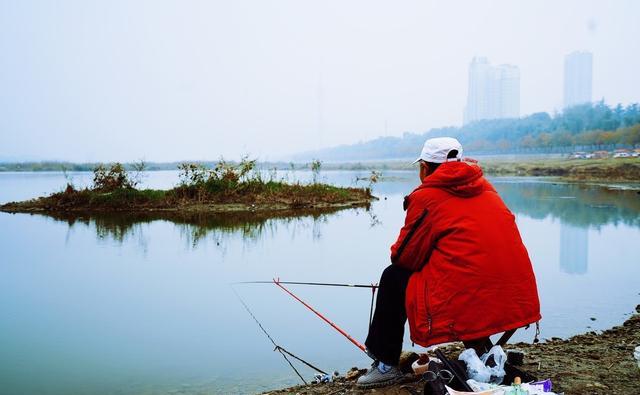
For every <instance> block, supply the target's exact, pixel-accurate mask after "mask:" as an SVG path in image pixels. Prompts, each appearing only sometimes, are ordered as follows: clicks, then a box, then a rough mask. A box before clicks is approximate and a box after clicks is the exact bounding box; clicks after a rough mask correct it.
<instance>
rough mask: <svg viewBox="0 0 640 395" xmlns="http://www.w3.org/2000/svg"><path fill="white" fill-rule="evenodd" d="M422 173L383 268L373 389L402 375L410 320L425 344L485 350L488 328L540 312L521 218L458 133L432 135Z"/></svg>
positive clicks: (371, 347) (515, 323) (500, 328)
mask: <svg viewBox="0 0 640 395" xmlns="http://www.w3.org/2000/svg"><path fill="white" fill-rule="evenodd" d="M414 163H419V165H420V181H421V185H420V186H418V187H417V188H416V189H415V190H414V191H413V192H412V193H411V194H410V195H409V196H407V197H405V200H404V210H405V211H406V212H407V213H406V219H405V223H404V226H403V227H402V229H401V230H400V235H399V236H398V239H397V241H396V242H395V243H394V244H393V245H392V246H391V265H390V266H388V267H387V268H386V269H385V270H384V271H383V273H382V277H381V279H380V285H379V292H378V299H377V302H376V309H375V314H374V316H373V321H372V323H371V326H370V327H369V334H368V336H367V340H366V342H365V345H366V347H367V353H368V354H369V356H371V357H372V358H373V359H374V363H373V365H372V367H371V369H370V370H369V371H368V372H367V373H366V374H365V375H363V376H362V377H360V378H359V379H358V385H359V386H361V387H365V388H370V387H379V386H384V385H388V384H393V383H395V382H398V381H399V380H400V379H401V378H402V377H403V375H402V373H401V372H400V370H399V368H398V362H399V358H400V353H401V351H402V342H403V337H404V327H405V322H406V321H407V318H408V320H409V328H410V332H411V340H412V341H413V342H414V343H416V344H419V345H421V346H424V347H428V346H431V345H434V344H440V343H446V342H452V341H463V342H464V344H465V347H467V348H474V349H476V351H477V352H478V353H479V355H481V354H482V353H484V352H486V351H488V349H489V348H490V347H491V341H490V339H489V336H490V335H493V334H496V333H500V332H505V331H510V330H515V329H517V328H520V327H523V326H526V325H528V324H531V323H534V322H537V321H539V320H540V318H541V315H540V303H539V300H538V291H537V286H536V280H535V276H534V273H533V269H532V267H531V261H530V260H529V256H528V253H527V250H526V248H525V246H524V245H523V243H522V240H521V238H520V233H519V231H518V228H517V226H516V222H515V217H514V215H513V214H512V213H511V211H509V209H508V208H507V207H506V206H505V204H504V202H503V201H502V199H501V198H500V196H498V193H497V192H496V190H495V189H494V188H493V186H492V185H491V184H490V183H489V182H488V181H487V180H486V179H485V178H484V177H483V175H482V170H481V169H480V167H479V166H477V165H475V164H471V163H468V162H466V161H462V146H461V145H460V143H459V142H458V140H456V139H454V138H450V137H440V138H433V139H429V140H427V141H426V142H425V143H424V147H423V149H422V153H421V154H420V157H419V158H418V159H417V160H416V161H415V162H414Z"/></svg>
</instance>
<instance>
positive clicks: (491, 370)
mask: <svg viewBox="0 0 640 395" xmlns="http://www.w3.org/2000/svg"><path fill="white" fill-rule="evenodd" d="M491 356H493V360H494V361H495V363H496V366H494V367H488V366H487V365H486V363H487V361H488V360H489V357H491ZM458 359H459V360H460V361H464V363H465V364H466V365H467V376H468V377H469V378H470V379H472V380H475V381H478V382H481V383H491V384H500V383H502V380H503V379H504V376H505V374H506V372H505V371H504V364H505V362H506V361H507V354H505V353H504V350H502V347H500V346H493V347H491V350H489V352H488V353H486V354H483V355H482V357H478V354H476V351H475V350H474V349H472V348H469V349H466V350H464V351H463V352H462V353H461V354H460V356H458Z"/></svg>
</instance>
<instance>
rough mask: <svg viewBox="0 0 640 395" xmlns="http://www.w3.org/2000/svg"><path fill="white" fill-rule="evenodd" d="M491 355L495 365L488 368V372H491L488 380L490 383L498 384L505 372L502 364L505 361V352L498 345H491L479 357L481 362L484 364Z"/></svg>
mask: <svg viewBox="0 0 640 395" xmlns="http://www.w3.org/2000/svg"><path fill="white" fill-rule="evenodd" d="M491 356H493V360H494V361H495V362H496V366H494V367H492V368H490V367H487V369H489V373H491V379H490V380H489V382H490V383H492V384H500V383H502V380H503V379H504V376H505V375H506V374H507V373H506V372H505V371H504V364H505V362H507V354H505V352H504V350H503V349H502V347H500V346H493V347H491V350H489V352H488V353H486V354H484V355H483V356H482V357H480V360H481V361H482V363H483V364H484V365H485V366H486V364H487V361H488V360H489V357H491Z"/></svg>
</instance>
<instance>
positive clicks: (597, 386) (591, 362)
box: [265, 305, 640, 395]
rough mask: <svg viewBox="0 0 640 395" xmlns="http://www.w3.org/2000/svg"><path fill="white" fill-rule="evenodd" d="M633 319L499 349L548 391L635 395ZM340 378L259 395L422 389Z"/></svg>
mask: <svg viewBox="0 0 640 395" xmlns="http://www.w3.org/2000/svg"><path fill="white" fill-rule="evenodd" d="M636 312H637V314H634V315H633V316H631V317H630V318H629V319H628V320H626V321H625V322H624V323H623V324H622V325H620V326H615V327H613V328H611V329H608V330H605V331H603V332H601V333H596V332H588V333H584V334H580V335H576V336H573V337H571V338H569V339H559V338H552V339H551V340H548V341H546V342H543V343H539V344H528V343H515V344H508V345H507V346H506V347H505V349H506V350H509V349H518V350H522V351H524V352H525V360H524V364H523V365H522V366H520V368H521V369H522V370H523V371H525V372H528V373H531V374H533V375H534V376H536V377H538V378H539V379H547V378H549V379H551V381H552V382H553V391H554V392H556V393H562V392H564V393H565V394H566V395H572V394H576V395H582V394H598V395H599V394H602V395H605V394H606V395H611V394H619V395H623V394H624V395H637V394H640V369H638V365H637V363H636V361H635V360H634V357H633V350H634V348H635V347H637V346H638V345H640V305H638V306H637V307H636ZM462 350H463V347H462V344H457V343H456V344H453V345H450V346H448V347H446V348H444V349H443V351H444V352H445V354H447V355H450V356H452V357H453V356H457V355H458V354H460V352H461V351H462ZM356 376H357V375H356V374H353V375H352V377H351V379H346V378H344V377H341V378H339V379H337V380H335V381H334V382H330V383H322V384H312V385H306V386H304V385H301V386H296V387H290V388H285V389H280V390H274V391H270V392H266V393H265V394H273V395H275V394H300V395H338V394H354V395H360V394H385V395H400V394H404V395H408V394H413V393H415V394H422V390H423V386H424V383H422V382H420V381H416V380H415V379H411V378H408V380H407V382H404V383H400V384H396V385H392V386H388V387H384V388H376V389H369V390H362V389H358V388H357V387H356V386H355V377H356Z"/></svg>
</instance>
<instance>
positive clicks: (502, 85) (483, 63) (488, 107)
mask: <svg viewBox="0 0 640 395" xmlns="http://www.w3.org/2000/svg"><path fill="white" fill-rule="evenodd" d="M519 116H520V70H519V69H518V67H517V66H512V65H507V64H504V65H499V66H492V65H491V64H489V61H488V60H487V58H485V57H474V58H473V60H471V63H470V64H469V91H468V95H467V105H466V107H465V111H464V123H465V124H467V123H469V122H473V121H478V120H481V119H497V118H517V117H519Z"/></svg>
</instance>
